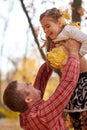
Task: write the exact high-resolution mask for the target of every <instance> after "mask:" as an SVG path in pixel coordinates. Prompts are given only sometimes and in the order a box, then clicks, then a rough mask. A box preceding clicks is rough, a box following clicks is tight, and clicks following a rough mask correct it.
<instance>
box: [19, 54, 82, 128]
mask: <svg viewBox="0 0 87 130" xmlns="http://www.w3.org/2000/svg"><path fill="white" fill-rule="evenodd" d="M51 73H52V70H51V69H49V70H48V69H47V65H46V64H43V65H42V66H41V68H40V69H39V72H38V74H37V76H36V80H35V83H34V86H36V88H37V89H40V90H41V92H42V97H43V94H44V91H45V87H46V84H47V81H48V79H49V77H50V75H51ZM78 77H79V60H78V57H76V56H74V55H71V56H70V57H69V60H68V63H67V65H66V67H65V71H64V72H63V75H62V78H61V82H60V84H59V85H58V87H57V88H56V90H55V92H54V93H53V95H52V96H51V97H50V98H49V99H48V100H47V101H44V100H42V99H40V100H39V101H37V102H36V103H35V104H33V106H32V108H31V109H28V110H27V111H26V112H24V113H21V114H20V125H21V127H22V128H23V129H25V130H66V126H65V122H64V119H63V118H62V113H63V111H64V108H65V107H66V105H67V103H68V101H69V99H70V96H71V94H72V93H73V91H74V89H75V86H76V84H77V81H78Z"/></svg>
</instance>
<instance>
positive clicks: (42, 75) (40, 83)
mask: <svg viewBox="0 0 87 130" xmlns="http://www.w3.org/2000/svg"><path fill="white" fill-rule="evenodd" d="M52 72H53V70H52V69H51V68H50V67H48V66H47V64H46V63H44V64H42V65H41V67H40V68H39V70H38V73H37V76H36V78H35V82H34V85H33V86H34V87H35V88H37V89H39V90H40V91H41V94H42V97H43V95H44V91H45V88H46V85H47V82H48V80H49V78H50V76H51V74H52Z"/></svg>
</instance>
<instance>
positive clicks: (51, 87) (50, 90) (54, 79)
mask: <svg viewBox="0 0 87 130" xmlns="http://www.w3.org/2000/svg"><path fill="white" fill-rule="evenodd" d="M59 81H60V77H59V76H57V77H52V78H51V79H50V80H49V82H48V84H47V87H46V90H45V94H44V100H47V99H48V98H49V97H50V96H51V94H52V93H53V92H54V91H55V89H56V87H57V85H58V83H59Z"/></svg>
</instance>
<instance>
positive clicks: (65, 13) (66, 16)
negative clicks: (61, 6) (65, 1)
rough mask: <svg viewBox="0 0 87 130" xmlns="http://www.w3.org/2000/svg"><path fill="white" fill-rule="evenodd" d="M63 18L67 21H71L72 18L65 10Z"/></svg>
mask: <svg viewBox="0 0 87 130" xmlns="http://www.w3.org/2000/svg"><path fill="white" fill-rule="evenodd" d="M63 17H64V18H65V19H67V20H70V19H71V16H70V13H69V11H68V9H66V10H64V11H63Z"/></svg>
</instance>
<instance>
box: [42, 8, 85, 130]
mask: <svg viewBox="0 0 87 130" xmlns="http://www.w3.org/2000/svg"><path fill="white" fill-rule="evenodd" d="M40 22H41V25H42V28H43V30H44V32H45V34H46V38H47V41H46V42H45V43H46V47H47V52H48V51H50V52H51V54H52V55H53V57H51V55H50V52H48V55H49V56H48V61H49V62H50V63H51V62H55V61H56V60H57V59H58V58H56V55H55V53H54V52H56V54H57V50H54V49H55V48H56V47H58V46H59V45H61V42H60V41H62V40H63V41H65V43H66V41H67V42H68V40H70V39H74V40H77V41H78V42H80V44H81V47H80V51H79V54H80V57H81V58H80V64H81V67H80V71H81V73H80V76H79V80H78V83H77V87H76V89H75V91H74V93H73V95H72V97H71V98H70V101H69V103H68V105H67V107H66V109H65V111H66V112H68V113H69V115H70V118H71V120H72V124H73V127H74V128H75V130H82V129H84V130H87V123H86V122H87V60H86V59H85V58H84V54H86V53H87V45H86V43H87V35H86V34H84V33H83V32H81V31H80V30H79V29H78V28H77V27H75V26H73V25H69V24H66V22H65V18H64V16H63V14H62V13H61V11H60V10H58V9H56V8H52V9H48V10H46V11H45V12H44V13H42V14H41V15H40ZM53 48H54V49H53ZM58 48H59V47H58ZM61 49H62V48H60V50H61ZM58 51H59V50H58ZM64 53H65V50H64V51H63V50H62V54H63V55H62V56H60V55H59V56H60V57H63V59H62V61H63V60H64V59H65V58H67V55H68V54H67V53H66V54H64ZM58 54H59V53H58ZM52 58H53V59H52ZM55 59H56V60H55ZM60 59H61V58H60ZM60 59H58V60H60ZM53 60H54V61H53ZM57 63H58V61H57ZM57 63H56V64H57ZM51 65H52V63H51ZM53 67H54V68H57V66H56V67H55V66H53ZM84 114H86V115H85V116H84Z"/></svg>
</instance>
